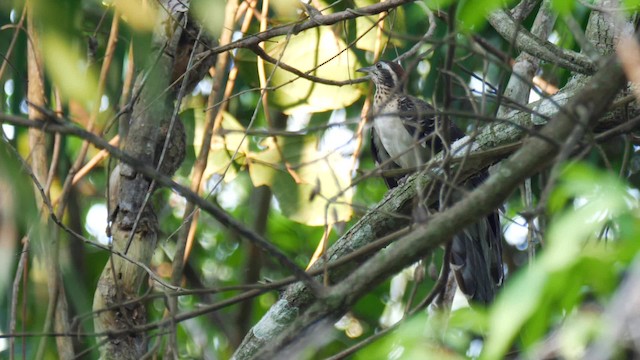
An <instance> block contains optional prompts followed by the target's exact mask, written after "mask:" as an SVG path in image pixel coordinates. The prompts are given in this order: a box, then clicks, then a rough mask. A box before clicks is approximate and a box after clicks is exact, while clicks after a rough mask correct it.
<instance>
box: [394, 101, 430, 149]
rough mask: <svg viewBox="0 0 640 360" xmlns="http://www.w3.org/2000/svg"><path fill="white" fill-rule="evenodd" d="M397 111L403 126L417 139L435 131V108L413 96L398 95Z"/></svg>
mask: <svg viewBox="0 0 640 360" xmlns="http://www.w3.org/2000/svg"><path fill="white" fill-rule="evenodd" d="M397 108H398V112H399V115H400V118H401V119H402V123H403V124H404V127H405V128H406V129H407V131H408V132H409V134H411V135H412V136H413V137H414V138H416V139H417V140H422V139H424V138H425V137H426V136H428V135H429V134H431V133H433V132H434V131H435V124H436V123H435V109H434V108H433V106H431V105H429V104H428V103H426V102H425V101H423V100H421V99H418V98H416V97H413V96H409V95H405V96H400V97H398V107H397Z"/></svg>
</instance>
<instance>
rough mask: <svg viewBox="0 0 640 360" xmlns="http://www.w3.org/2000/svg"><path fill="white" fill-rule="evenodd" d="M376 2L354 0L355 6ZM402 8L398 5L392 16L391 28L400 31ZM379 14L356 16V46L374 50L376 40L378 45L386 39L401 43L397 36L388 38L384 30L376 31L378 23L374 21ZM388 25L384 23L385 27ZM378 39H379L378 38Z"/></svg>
mask: <svg viewBox="0 0 640 360" xmlns="http://www.w3.org/2000/svg"><path fill="white" fill-rule="evenodd" d="M375 3H377V1H373V0H356V1H355V4H356V7H358V8H360V7H365V6H369V5H373V4H375ZM403 10H404V9H403V8H402V7H398V8H397V9H396V13H395V14H394V15H395V16H394V17H393V29H394V31H397V32H400V31H402V29H401V28H400V27H402V25H403V24H404V21H403V20H404V16H403V14H404V13H403ZM379 18H380V15H372V16H360V17H357V18H356V38H357V39H358V42H357V43H356V47H357V48H358V49H362V50H366V51H371V52H373V51H375V49H376V41H378V46H383V45H384V44H387V42H388V41H391V42H392V43H393V44H394V45H398V46H400V45H401V43H402V42H401V41H400V39H398V38H391V39H390V38H389V36H388V35H387V32H386V31H382V32H378V30H377V29H378V25H377V24H376V22H377V21H378V20H379ZM387 19H388V18H387ZM387 26H388V25H385V28H386V27H387ZM378 39H379V40H378Z"/></svg>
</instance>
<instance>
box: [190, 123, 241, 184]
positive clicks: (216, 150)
mask: <svg viewBox="0 0 640 360" xmlns="http://www.w3.org/2000/svg"><path fill="white" fill-rule="evenodd" d="M194 118H195V122H196V129H195V133H194V148H195V153H196V156H197V154H199V153H200V149H201V148H202V139H203V136H204V123H205V116H204V112H203V111H194ZM230 130H231V131H233V132H230V133H226V131H230ZM244 130H245V129H244V127H243V126H242V125H241V124H240V123H239V122H238V121H237V120H236V119H235V118H234V117H233V116H232V115H231V114H229V113H227V112H225V113H224V114H223V116H222V123H221V125H220V129H219V131H218V132H217V133H216V134H214V135H213V136H212V137H211V150H210V152H209V158H208V162H207V169H206V170H205V174H204V176H205V178H209V177H210V176H211V175H213V174H219V175H223V176H224V180H225V182H230V181H232V180H233V179H235V177H236V176H237V174H238V172H237V170H236V168H235V166H234V163H236V164H240V165H242V164H244V159H245V156H246V153H247V151H248V149H249V145H248V141H247V139H245V136H244Z"/></svg>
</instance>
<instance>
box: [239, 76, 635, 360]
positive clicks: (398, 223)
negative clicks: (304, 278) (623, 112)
mask: <svg viewBox="0 0 640 360" xmlns="http://www.w3.org/2000/svg"><path fill="white" fill-rule="evenodd" d="M616 69H617V67H616ZM607 71H610V70H609V69H604V70H603V71H601V72H600V74H601V76H600V77H601V78H602V77H603V76H604V77H605V78H609V76H610V75H609V74H607ZM602 74H605V75H602ZM611 75H614V74H611ZM612 79H613V77H612ZM593 83H595V84H597V82H593ZM609 86H610V85H609ZM592 88H593V86H592V85H589V86H588V88H585V89H584V91H586V92H587V94H588V95H589V96H591V97H592V98H590V99H588V103H589V102H594V103H595V102H599V101H603V98H602V96H601V95H602V93H605V92H604V91H603V92H602V93H600V92H598V91H595V92H594V91H590V89H592ZM603 89H604V87H603ZM579 91H582V89H581V88H578V87H577V86H576V87H566V88H564V89H563V90H562V91H561V92H559V93H558V94H557V95H556V96H554V97H552V98H550V99H545V100H541V101H538V102H536V103H533V104H530V105H529V107H530V108H534V109H536V111H537V112H538V113H539V114H542V115H545V116H549V117H551V116H554V115H555V116H557V117H561V116H565V117H566V114H568V113H567V112H566V111H563V112H560V113H559V112H558V110H559V108H558V106H564V105H565V104H567V103H568V102H569V101H570V100H571V99H572V98H573V97H574V96H575V95H576V93H578V92H579ZM601 91H602V90H601ZM606 94H607V95H608V94H610V92H608V91H607V92H606ZM613 94H615V92H613ZM585 96H586V95H581V96H579V97H578V98H575V100H573V103H574V104H578V103H580V102H581V101H584V99H585ZM632 112H635V113H637V109H635V110H633V111H632ZM563 114H564V115H563ZM619 115H620V112H619V111H615V109H614V111H611V112H609V113H607V114H606V115H604V116H603V117H602V118H600V119H599V120H600V121H602V122H604V123H609V122H612V121H614V120H613V119H615V118H616V117H617V116H619ZM507 116H508V120H509V122H500V123H496V124H495V125H491V126H487V127H485V128H484V129H483V131H482V132H481V133H480V134H479V135H478V137H477V138H476V139H475V142H474V144H473V149H472V152H471V157H470V158H469V159H467V161H466V162H465V169H463V172H462V173H461V174H460V177H459V180H460V181H463V180H465V179H466V178H468V177H469V176H471V175H472V174H473V173H474V172H478V171H479V170H480V169H483V168H485V167H487V166H489V165H490V164H491V163H493V162H494V161H495V159H496V156H501V155H502V156H503V155H504V154H497V155H496V154H488V155H486V156H478V154H480V153H483V152H486V151H487V150H490V149H495V148H496V147H500V146H501V145H505V144H509V143H513V142H514V141H517V139H519V138H520V137H521V136H522V134H523V130H522V128H523V127H524V128H532V127H534V126H536V125H543V124H545V123H546V121H545V119H544V118H542V117H539V116H532V115H531V113H530V112H528V111H512V112H510V113H508V114H507ZM596 119H597V118H596ZM618 121H620V120H618ZM510 123H512V124H517V125H518V126H513V125H511V124H510ZM547 133H548V131H547V132H545V133H544V134H547ZM551 137H552V138H553V139H558V137H557V134H554V135H553V136H551ZM536 139H538V142H541V143H544V144H545V146H553V145H551V143H549V142H548V141H546V140H542V139H540V138H536ZM563 140H564V139H563V138H559V143H562V141H563ZM464 141H468V139H466V140H465V139H462V140H460V141H458V142H456V143H455V144H454V145H453V146H454V150H453V152H454V153H455V152H456V150H455V149H456V148H458V149H460V145H461V144H462V143H463V142H464ZM530 147H531V146H530V145H529V148H530ZM464 153H465V151H464V149H462V151H460V150H458V151H457V156H458V157H461V156H462V155H461V154H464ZM550 158H551V157H550V156H549V157H548V159H550ZM434 161H437V159H434ZM433 181H435V179H434V178H433V177H431V176H430V175H429V174H426V175H423V176H414V177H412V178H410V179H409V180H408V181H407V182H406V183H405V184H404V185H403V186H399V187H398V188H396V189H395V190H394V191H391V192H390V193H389V194H387V196H386V197H385V198H384V199H383V200H382V201H381V202H380V203H379V204H378V205H377V206H376V207H375V208H374V209H372V210H371V211H370V212H369V213H367V214H366V215H365V216H364V217H363V218H362V219H360V221H358V223H356V224H355V225H354V226H353V227H352V228H351V229H350V230H349V231H348V232H347V233H346V234H345V235H344V236H342V237H341V238H340V239H339V240H338V241H336V243H335V244H334V246H332V247H331V248H330V249H329V250H328V252H327V256H326V259H327V261H333V260H336V259H338V258H341V257H343V256H345V255H347V254H349V253H352V252H354V251H356V250H358V249H360V248H362V247H364V246H366V245H368V244H369V243H371V242H372V241H374V240H375V239H376V238H380V237H382V236H384V235H386V234H389V233H391V232H393V231H395V230H397V229H399V228H402V227H404V226H407V225H409V218H407V217H404V218H402V217H390V216H389V215H388V214H409V213H410V211H411V207H412V204H413V199H414V198H415V197H416V191H417V189H425V188H428V187H429V186H432V183H433ZM416 182H417V183H416ZM433 193H437V192H433ZM433 200H435V199H427V200H426V201H433ZM496 207H497V206H496ZM492 209H493V208H492ZM449 211H452V210H449ZM479 217H480V216H478V217H477V218H479ZM457 229H460V227H457ZM410 263H411V261H407V262H404V261H402V262H400V263H399V264H397V267H398V269H399V268H402V267H403V266H406V265H408V264H410ZM359 265H360V263H358V262H355V261H354V262H351V263H350V264H349V265H348V266H345V267H342V268H341V269H338V270H336V271H332V272H330V273H329V276H330V278H331V280H332V281H333V282H334V283H335V282H337V281H339V280H340V279H343V278H345V277H346V276H348V275H349V274H351V273H352V272H354V271H359V270H355V269H356V268H357V267H358V266H359ZM322 266H324V261H322V260H321V261H319V262H318V263H317V264H316V265H315V266H314V268H322ZM387 271H390V272H388V273H392V272H393V271H391V270H390V269H387ZM388 273H387V274H388ZM312 303H313V298H312V297H311V295H310V294H309V292H308V291H307V290H306V289H305V287H304V285H302V284H294V285H292V286H290V287H289V288H288V289H287V291H286V292H285V293H284V294H283V296H282V298H281V299H280V300H279V301H278V303H277V304H276V305H274V306H273V307H272V308H271V309H270V310H269V312H268V313H267V314H266V315H265V316H264V317H263V319H262V320H261V321H260V322H259V323H258V324H257V325H256V326H255V327H254V329H252V331H251V332H249V334H248V335H247V337H245V339H244V341H243V343H242V345H241V346H240V347H239V348H238V349H237V351H236V353H235V355H234V357H235V358H237V359H245V358H250V357H252V356H253V355H254V354H255V353H256V352H257V351H259V350H260V349H262V348H263V347H264V346H265V345H266V344H267V343H271V342H273V341H274V339H275V338H276V337H278V336H279V335H280V333H281V332H283V331H284V330H285V329H286V328H287V327H288V326H289V325H291V323H292V322H293V321H294V319H295V318H296V317H295V316H292V314H299V313H303V312H304V311H305V310H306V309H308V308H309V306H311V304H312ZM274 319H279V321H277V322H276V321H275V320H274ZM283 319H288V320H283ZM277 346H282V344H280V345H277Z"/></svg>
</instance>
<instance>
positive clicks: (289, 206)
mask: <svg viewBox="0 0 640 360" xmlns="http://www.w3.org/2000/svg"><path fill="white" fill-rule="evenodd" d="M317 143H318V139H317V138H316V137H314V136H307V137H304V138H295V139H291V138H277V142H276V141H274V140H273V139H268V140H265V142H264V144H262V145H263V146H266V147H267V149H266V150H264V151H261V152H257V153H256V152H252V153H250V154H249V159H248V163H249V174H250V176H251V180H252V181H253V184H254V185H255V186H260V185H267V186H269V187H271V189H272V191H273V193H274V195H275V196H276V198H277V199H278V204H279V205H280V209H281V210H282V212H283V213H284V214H285V215H286V216H288V217H289V218H291V219H292V220H294V221H297V222H301V223H304V224H307V225H312V226H320V225H324V224H327V223H335V222H337V221H346V220H348V219H350V218H351V215H352V210H351V207H350V204H351V198H352V196H353V194H352V193H353V192H352V190H351V188H349V184H350V180H351V178H350V173H349V171H348V169H349V166H350V161H349V160H348V159H345V158H343V157H342V156H341V155H340V154H338V153H331V154H323V153H321V152H319V151H318V150H317ZM294 177H295V179H294Z"/></svg>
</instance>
